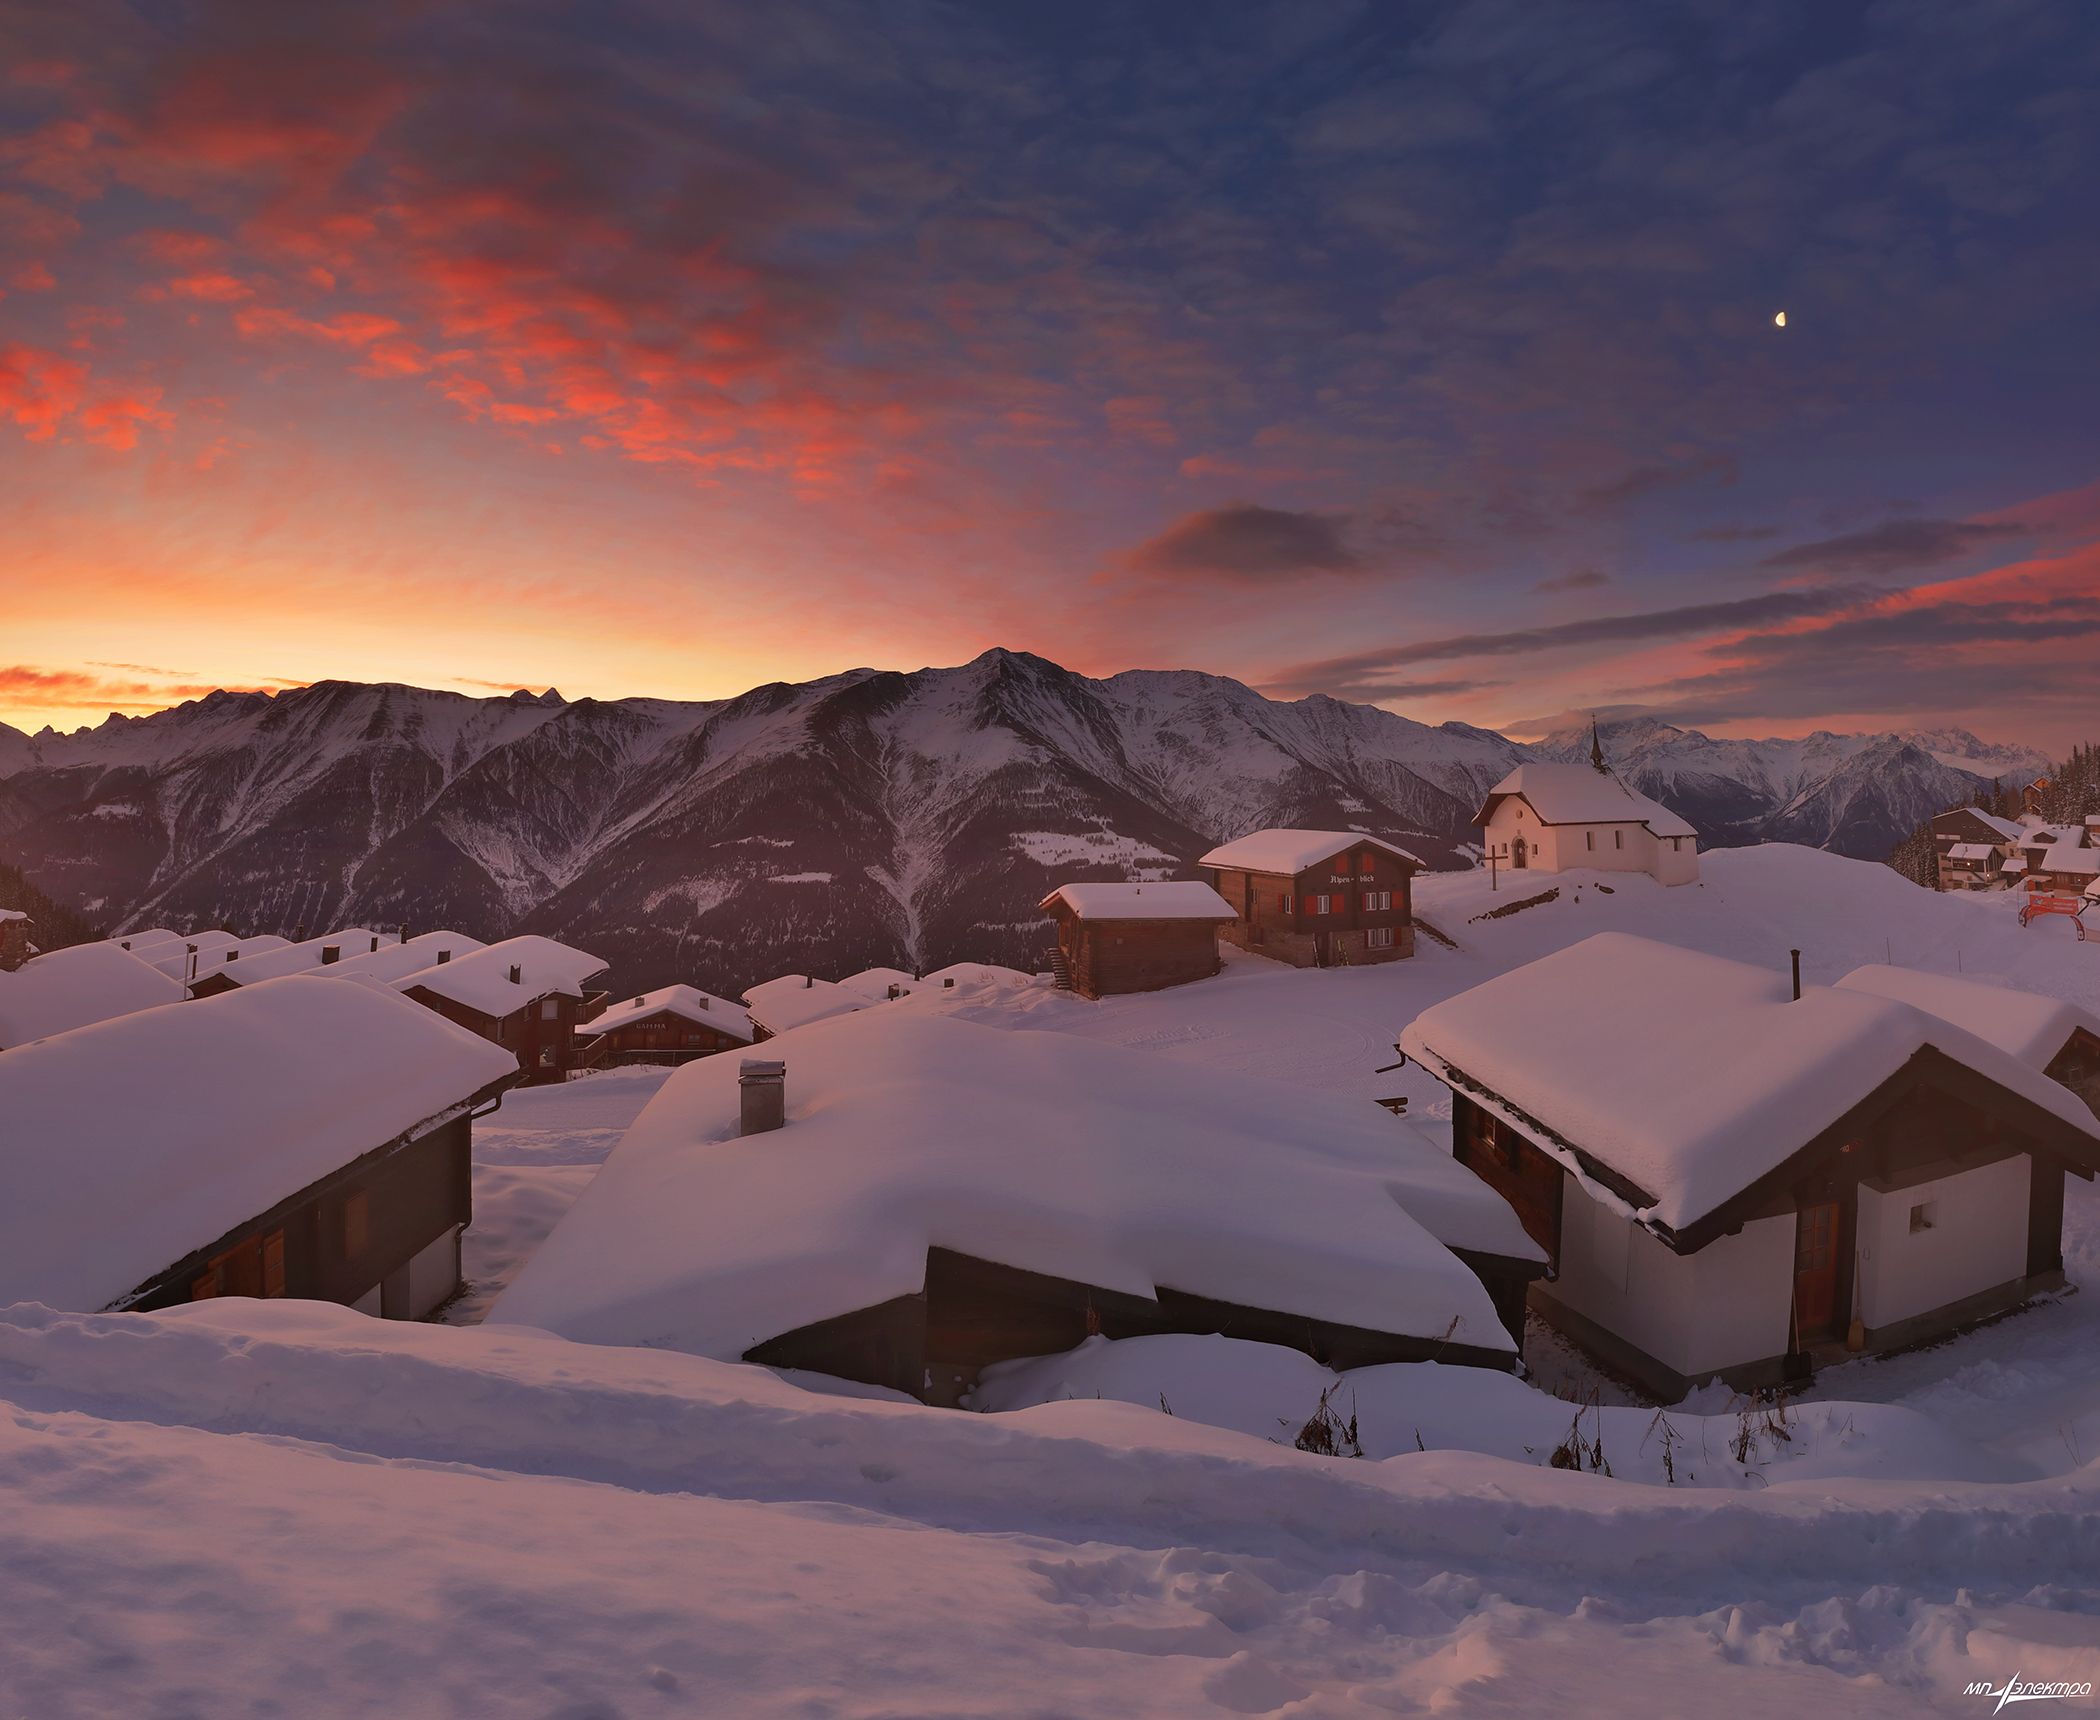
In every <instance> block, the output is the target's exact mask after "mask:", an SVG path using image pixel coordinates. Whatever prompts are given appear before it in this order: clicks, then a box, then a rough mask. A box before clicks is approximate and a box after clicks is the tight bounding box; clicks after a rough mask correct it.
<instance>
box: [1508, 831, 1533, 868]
mask: <svg viewBox="0 0 2100 1720" xmlns="http://www.w3.org/2000/svg"><path fill="white" fill-rule="evenodd" d="M1528 852H1529V850H1527V849H1526V848H1525V846H1524V838H1523V837H1521V836H1519V837H1518V838H1516V840H1515V841H1513V842H1511V843H1510V845H1509V863H1510V866H1511V867H1512V868H1513V869H1514V870H1516V871H1519V872H1521V871H1523V870H1524V856H1525V855H1526V853H1528Z"/></svg>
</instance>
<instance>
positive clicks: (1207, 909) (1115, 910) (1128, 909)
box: [1040, 883, 1240, 920]
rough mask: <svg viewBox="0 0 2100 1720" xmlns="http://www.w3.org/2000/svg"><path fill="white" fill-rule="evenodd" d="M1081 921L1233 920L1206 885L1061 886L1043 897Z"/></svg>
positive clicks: (1045, 906) (1233, 913)
mask: <svg viewBox="0 0 2100 1720" xmlns="http://www.w3.org/2000/svg"><path fill="white" fill-rule="evenodd" d="M1053 902H1062V903H1064V905H1065V906H1066V907H1068V908H1070V909H1071V910H1072V912H1073V913H1075V914H1077V915H1078V916H1079V918H1081V919H1082V920H1236V919H1238V918H1239V917H1240V916H1239V914H1238V912H1237V911H1236V910H1235V909H1234V908H1233V905H1232V904H1231V903H1230V902H1228V901H1226V900H1225V898H1224V897H1223V896H1221V895H1219V894H1218V893H1217V891H1215V890H1213V889H1212V888H1211V887H1210V886H1209V885H1208V884H1191V883H1164V884H1060V885H1059V886H1058V887H1057V888H1056V889H1054V890H1052V891H1051V892H1050V894H1049V895H1047V896H1045V897H1044V898H1043V900H1042V902H1041V904H1040V905H1041V907H1042V908H1043V909H1044V910H1045V911H1046V912H1047V911H1048V909H1049V907H1050V905H1051V904H1052V903H1053Z"/></svg>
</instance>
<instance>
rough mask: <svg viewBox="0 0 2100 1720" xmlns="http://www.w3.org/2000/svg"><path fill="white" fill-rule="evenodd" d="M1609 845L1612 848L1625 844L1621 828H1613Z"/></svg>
mask: <svg viewBox="0 0 2100 1720" xmlns="http://www.w3.org/2000/svg"><path fill="white" fill-rule="evenodd" d="M1611 845H1612V846H1613V847H1614V848H1624V847H1625V846H1626V832H1625V831H1623V830H1614V831H1613V832H1612V833H1611Z"/></svg>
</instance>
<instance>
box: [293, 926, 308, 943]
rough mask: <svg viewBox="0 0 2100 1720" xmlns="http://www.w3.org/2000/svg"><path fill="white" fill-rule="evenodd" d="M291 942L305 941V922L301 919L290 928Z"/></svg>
mask: <svg viewBox="0 0 2100 1720" xmlns="http://www.w3.org/2000/svg"><path fill="white" fill-rule="evenodd" d="M292 942H293V943H295V944H303V943H305V942H306V923H305V922H304V921H303V920H302V921H301V922H300V923H299V924H298V925H296V926H294V927H293V928H292Z"/></svg>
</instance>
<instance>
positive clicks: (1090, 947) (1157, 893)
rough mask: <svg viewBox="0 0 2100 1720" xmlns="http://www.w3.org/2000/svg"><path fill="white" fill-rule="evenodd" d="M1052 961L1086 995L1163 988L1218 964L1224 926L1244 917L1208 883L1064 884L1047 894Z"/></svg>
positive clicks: (1206, 974) (1067, 982)
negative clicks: (1053, 948) (1054, 925)
mask: <svg viewBox="0 0 2100 1720" xmlns="http://www.w3.org/2000/svg"><path fill="white" fill-rule="evenodd" d="M1042 909H1043V912H1044V913H1046V914H1048V915H1049V916H1050V917H1051V918H1052V919H1053V920H1055V921H1056V922H1057V951H1056V955H1055V956H1054V958H1053V961H1052V967H1053V970H1054V971H1055V972H1056V974H1057V977H1058V981H1059V983H1060V984H1062V985H1064V986H1066V987H1068V988H1069V989H1070V990H1072V991H1076V992H1078V993H1079V995H1080V996H1081V997H1109V996H1113V995H1115V994H1117V993H1121V992H1128V991H1159V990H1162V989H1164V988H1165V987H1167V986H1170V985H1186V984H1187V983H1188V982H1189V981H1190V980H1196V979H1208V978H1209V977H1210V976H1211V975H1212V974H1214V973H1216V972H1217V971H1218V967H1219V961H1218V932H1219V928H1221V927H1224V926H1229V925H1231V924H1232V922H1233V921H1234V920H1236V919H1238V918H1239V915H1238V914H1237V913H1236V912H1235V911H1234V909H1233V906H1232V904H1231V903H1230V902H1228V901H1226V900H1225V898H1224V897H1223V896H1221V895H1219V894H1218V892H1217V891H1216V890H1214V889H1212V888H1211V887H1210V886H1209V885H1208V884H1196V883H1172V882H1170V883H1159V884H1064V885H1061V886H1059V887H1058V888H1057V889H1055V890H1052V891H1051V892H1050V894H1049V895H1047V896H1045V897H1044V898H1043V901H1042Z"/></svg>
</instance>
